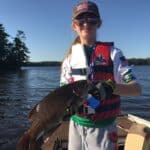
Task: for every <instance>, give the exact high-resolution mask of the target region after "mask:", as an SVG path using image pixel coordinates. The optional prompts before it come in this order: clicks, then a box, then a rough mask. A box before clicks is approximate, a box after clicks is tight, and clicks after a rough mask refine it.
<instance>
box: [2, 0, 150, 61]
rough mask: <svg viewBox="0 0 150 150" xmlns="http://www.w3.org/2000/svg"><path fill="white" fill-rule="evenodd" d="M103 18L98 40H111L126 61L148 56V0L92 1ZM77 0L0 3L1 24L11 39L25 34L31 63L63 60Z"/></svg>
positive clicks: (73, 36)
mask: <svg viewBox="0 0 150 150" xmlns="http://www.w3.org/2000/svg"><path fill="white" fill-rule="evenodd" d="M92 1H94V2H96V3H97V5H98V7H99V11H100V15H101V18H102V21H103V23H102V26H101V28H100V29H98V34H97V40H99V41H109V42H110V41H113V42H114V43H115V46H116V47H117V48H119V49H121V50H122V51H123V53H124V55H125V56H126V57H127V58H147V57H150V0H92ZM79 2H80V1H79V0H54V1H52V0H0V23H1V24H3V26H4V27H5V30H6V32H7V33H8V34H9V35H11V36H12V37H15V36H16V33H17V30H22V31H24V33H25V35H26V41H25V43H26V46H27V47H28V48H29V51H30V54H29V56H30V61H32V62H39V61H62V60H63V58H64V56H65V54H66V52H67V50H68V49H69V47H70V46H71V43H72V41H73V40H74V38H75V37H76V33H74V31H72V28H71V18H72V10H73V8H74V6H75V5H76V4H78V3H79Z"/></svg>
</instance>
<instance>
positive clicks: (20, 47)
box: [11, 30, 30, 67]
mask: <svg viewBox="0 0 150 150" xmlns="http://www.w3.org/2000/svg"><path fill="white" fill-rule="evenodd" d="M25 39H26V37H25V33H24V32H23V31H20V30H19V31H17V34H16V37H15V38H14V40H13V47H12V50H11V58H12V59H11V63H12V64H13V65H15V66H16V67H21V66H22V65H23V64H24V63H25V62H28V60H29V56H28V54H29V53H30V52H29V50H28V48H27V46H26V44H25V42H24V41H25Z"/></svg>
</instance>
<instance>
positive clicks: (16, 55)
mask: <svg viewBox="0 0 150 150" xmlns="http://www.w3.org/2000/svg"><path fill="white" fill-rule="evenodd" d="M10 39H12V41H11V40H10ZM25 40H26V37H25V33H24V32H23V31H21V30H18V31H17V33H16V36H15V37H12V36H10V35H9V34H8V33H7V32H6V31H5V27H4V26H3V24H0V69H19V68H20V67H21V66H23V65H24V64H25V63H26V62H28V60H29V55H28V54H29V53H30V52H29V50H28V48H27V46H26V44H25Z"/></svg>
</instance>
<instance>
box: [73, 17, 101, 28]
mask: <svg viewBox="0 0 150 150" xmlns="http://www.w3.org/2000/svg"><path fill="white" fill-rule="evenodd" d="M74 22H75V23H76V24H77V25H79V26H83V25H84V24H85V23H87V24H89V25H91V26H94V25H96V24H97V23H98V22H99V20H98V19H97V18H93V17H86V18H78V19H74Z"/></svg>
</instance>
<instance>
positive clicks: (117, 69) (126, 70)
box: [111, 47, 136, 83]
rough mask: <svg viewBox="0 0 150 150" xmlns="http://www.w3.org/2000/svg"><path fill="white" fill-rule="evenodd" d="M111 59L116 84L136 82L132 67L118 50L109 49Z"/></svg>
mask: <svg viewBox="0 0 150 150" xmlns="http://www.w3.org/2000/svg"><path fill="white" fill-rule="evenodd" d="M111 59H112V61H113V65H114V77H115V81H116V82H117V83H129V82H131V81H135V82H136V77H135V73H134V71H133V67H131V66H129V65H128V61H127V59H126V57H125V56H124V55H123V52H122V51H121V50H120V49H118V48H114V47H113V48H112V49H111Z"/></svg>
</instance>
